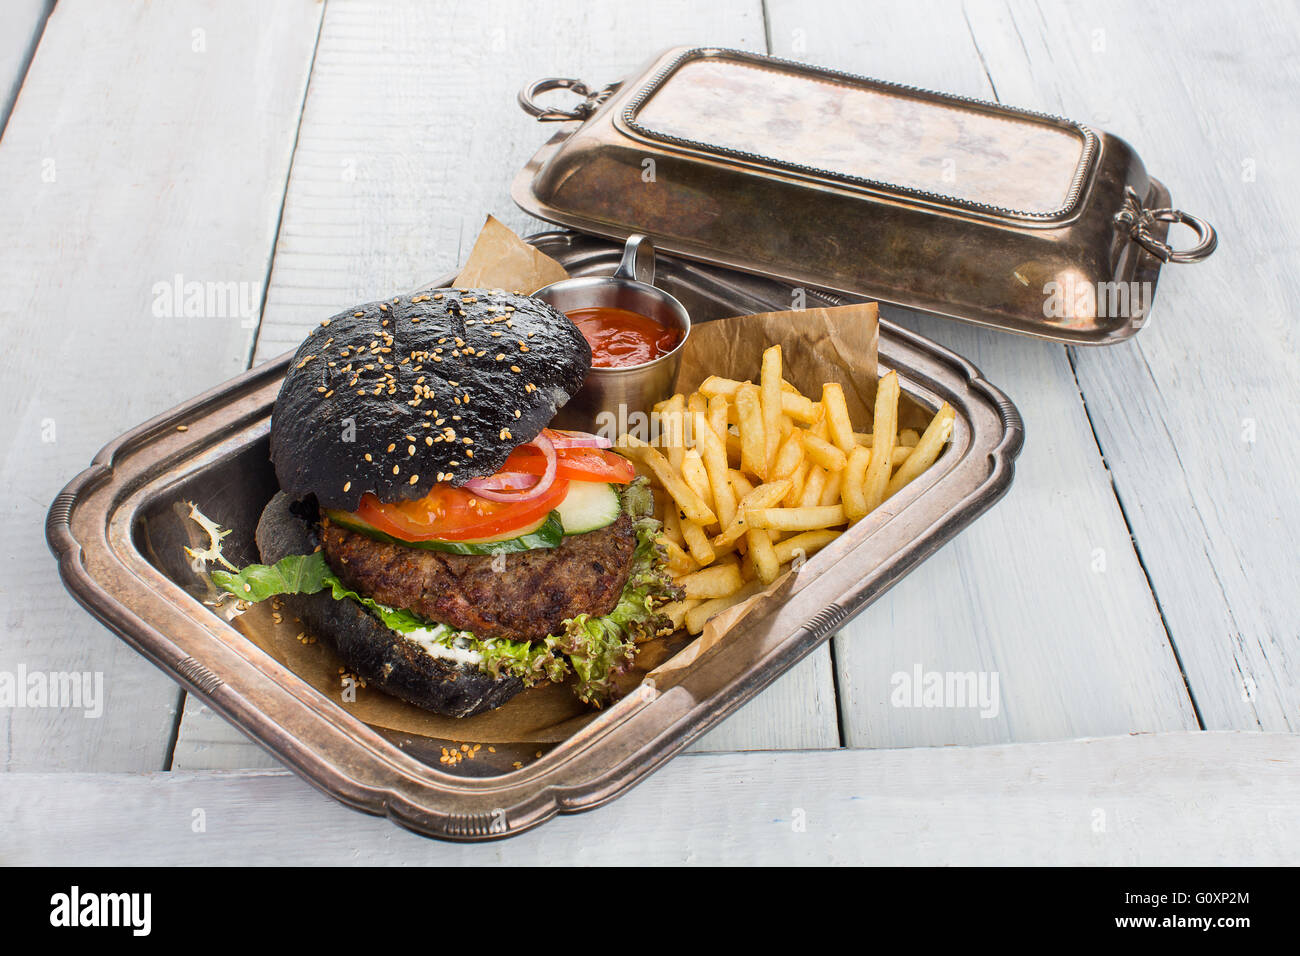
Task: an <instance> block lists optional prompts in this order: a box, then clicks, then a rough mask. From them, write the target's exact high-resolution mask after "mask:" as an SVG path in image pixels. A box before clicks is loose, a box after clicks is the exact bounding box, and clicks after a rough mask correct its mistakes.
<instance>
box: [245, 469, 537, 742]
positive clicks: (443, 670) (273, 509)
mask: <svg viewBox="0 0 1300 956" xmlns="http://www.w3.org/2000/svg"><path fill="white" fill-rule="evenodd" d="M295 507H297V506H295V505H294V504H293V503H292V502H291V501H290V499H289V497H288V495H286V494H285V493H284V492H279V493H277V494H276V495H275V497H274V498H272V499H271V502H270V504H268V505H267V506H266V509H265V510H264V511H263V512H262V517H261V519H260V520H259V521H258V523H257V535H256V540H257V548H258V551H259V552H260V553H261V557H262V560H263V561H264V562H266V563H267V564H274V563H275V562H276V561H279V560H280V559H281V558H283V557H285V556H286V555H290V554H310V553H311V552H312V551H314V550H315V549H316V547H317V546H318V545H319V544H320V525H319V524H317V523H316V521H315V518H314V517H313V516H311V515H310V513H309V512H306V510H305V509H304V513H302V514H299V513H297V512H296V511H295V510H294V509H295ZM280 600H281V602H282V603H283V605H284V607H285V608H286V609H287V610H288V611H289V612H290V613H292V614H293V615H294V616H295V617H298V618H299V619H301V620H302V622H303V624H305V625H307V629H308V630H310V631H311V633H312V634H315V635H317V636H318V637H320V638H321V639H322V640H324V641H325V643H327V644H328V645H329V646H330V647H332V648H333V649H334V650H335V652H336V653H337V654H338V655H339V657H340V658H342V659H343V660H344V661H345V662H346V663H347V665H348V667H350V668H351V669H352V670H353V671H354V672H355V673H356V675H357V676H358V677H360V678H361V679H362V680H363V681H365V682H366V686H367V687H376V688H379V689H380V690H383V691H385V692H386V693H389V694H392V695H393V696H394V697H399V698H401V699H402V700H405V701H407V702H408V703H412V704H415V705H416V706H417V707H423V708H424V709H425V710H431V711H433V712H434V713H437V714H443V715H445V716H447V717H472V716H474V715H475V714H480V713H482V712H483V711H485V710H492V709H493V708H495V707H500V706H501V705H502V704H504V703H505V702H506V701H508V700H509V699H510V698H512V697H514V696H515V695H516V694H518V693H519V692H520V691H522V690H523V689H524V685H523V682H522V681H521V680H519V679H518V678H517V677H498V678H493V677H492V676H491V675H490V674H485V673H484V672H483V671H481V670H480V669H479V668H478V667H477V666H475V665H473V664H458V663H455V662H452V661H449V660H447V659H445V658H441V657H431V656H430V655H429V654H427V653H425V652H424V651H423V650H421V649H420V647H419V646H418V645H416V644H413V643H411V642H410V641H408V640H407V639H406V638H404V637H403V636H402V635H401V634H399V633H397V632H396V631H394V630H392V629H391V628H389V627H387V626H385V625H384V623H383V622H382V621H381V620H379V618H377V617H375V616H374V615H373V614H371V613H370V612H369V611H367V610H366V609H365V608H364V607H362V606H361V605H360V604H358V603H357V602H356V601H351V600H343V601H336V600H334V596H333V595H332V594H331V593H330V592H329V591H321V592H320V593H318V594H305V595H304V594H298V595H288V596H285V597H282V598H281V599H280Z"/></svg>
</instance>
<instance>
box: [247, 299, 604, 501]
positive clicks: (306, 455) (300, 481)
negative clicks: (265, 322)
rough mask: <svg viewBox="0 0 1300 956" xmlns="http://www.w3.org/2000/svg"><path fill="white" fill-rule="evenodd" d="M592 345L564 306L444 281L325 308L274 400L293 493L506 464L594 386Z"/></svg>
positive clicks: (423, 488)
mask: <svg viewBox="0 0 1300 956" xmlns="http://www.w3.org/2000/svg"><path fill="white" fill-rule="evenodd" d="M590 368H591V347H590V346H589V345H588V344H587V340H586V339H585V338H583V336H582V333H581V332H579V331H578V329H577V327H576V326H575V325H574V324H573V323H572V322H571V321H569V319H568V317H567V316H565V315H564V313H562V312H560V311H558V310H556V309H555V308H553V307H552V306H550V305H548V304H547V303H545V302H542V301H541V300H540V299H534V298H531V297H530V296H526V295H519V294H516V293H510V292H502V291H501V290H499V289H498V290H493V291H487V290H483V289H468V290H467V289H443V290H435V291H429V292H421V293H417V294H415V295H404V296H399V297H398V298H395V299H390V300H388V301H385V302H371V303H367V304H366V305H359V306H356V307H354V308H351V309H348V310H346V311H344V312H340V313H339V314H338V315H336V316H334V317H332V318H330V319H327V320H325V321H324V322H322V323H321V324H320V326H319V327H318V328H316V329H314V330H313V331H312V333H311V334H310V335H308V336H307V338H306V340H305V341H304V342H303V343H302V345H301V346H300V347H299V349H298V351H297V353H296V354H295V355H294V357H293V362H292V363H291V365H290V367H289V373H288V375H287V376H285V380H284V384H283V385H282V386H281V387H280V394H279V396H278V397H277V398H276V401H275V411H274V413H273V415H272V418H271V461H272V463H273V464H274V466H275V474H276V477H277V478H278V479H279V482H280V487H281V489H283V490H284V491H285V492H287V493H288V495H289V497H290V498H291V499H293V500H299V499H302V498H305V497H307V496H308V495H313V494H314V495H315V496H316V498H317V500H318V501H319V502H320V505H321V506H322V507H324V508H339V509H342V510H345V511H354V510H356V508H357V506H358V505H359V504H360V502H361V496H362V495H364V494H365V493H366V492H373V493H374V494H375V496H376V497H377V498H379V500H380V501H398V500H402V499H414V498H422V497H424V496H425V495H426V494H428V493H429V491H430V490H431V489H432V487H433V486H434V485H435V484H437V483H439V482H450V483H451V484H453V485H461V484H464V483H465V482H466V481H469V480H470V479H472V478H478V477H483V476H486V475H490V474H493V473H494V472H495V471H497V470H498V469H499V468H500V467H501V465H502V464H503V463H504V462H505V460H506V458H507V456H508V455H509V454H510V452H511V451H512V450H514V448H515V447H517V446H518V445H522V444H525V443H526V442H529V441H531V440H532V439H533V438H535V437H537V435H538V433H539V432H540V431H541V430H542V429H543V428H544V427H545V426H546V425H547V424H548V423H549V422H550V420H551V419H552V417H554V415H555V412H556V410H557V409H559V408H560V407H561V406H562V405H564V403H565V402H567V401H568V400H569V399H570V398H572V397H573V396H574V395H575V394H576V393H577V391H578V389H580V388H581V387H582V383H583V382H584V381H585V380H586V378H587V372H588V371H589V370H590Z"/></svg>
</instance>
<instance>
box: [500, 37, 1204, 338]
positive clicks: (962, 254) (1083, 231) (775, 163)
mask: <svg viewBox="0 0 1300 956" xmlns="http://www.w3.org/2000/svg"><path fill="white" fill-rule="evenodd" d="M553 89H567V90H570V91H571V92H573V93H577V94H578V95H581V96H583V97H584V99H583V100H582V102H581V103H580V104H579V105H578V106H577V108H575V109H572V110H568V111H565V110H557V109H547V108H544V107H542V106H540V105H538V103H537V101H536V98H537V96H538V95H539V94H541V93H543V92H545V91H547V90H553ZM519 99H520V104H521V106H523V108H524V109H525V110H527V111H528V112H530V113H531V114H533V115H534V116H536V117H537V118H538V119H539V120H542V121H561V122H564V126H563V127H562V129H561V131H560V132H559V133H557V134H556V135H555V136H554V137H553V138H552V139H551V140H550V141H549V142H548V143H546V144H545V146H543V147H542V149H541V150H540V151H539V152H538V153H537V154H536V155H535V156H534V157H533V158H532V160H531V161H530V162H529V163H528V165H527V166H526V167H525V168H524V169H523V170H522V171H521V172H520V173H519V175H518V177H517V178H516V180H515V183H514V186H513V188H512V195H513V198H514V200H515V202H516V203H518V204H519V205H520V206H521V207H522V208H523V209H525V210H526V211H528V212H530V213H532V214H533V215H535V216H538V217H540V218H542V219H545V220H547V221H549V222H554V223H558V224H559V225H562V226H568V227H570V228H573V229H578V230H580V231H582V232H584V233H589V234H594V235H600V236H607V237H612V238H620V239H621V238H625V237H626V236H627V235H628V234H629V233H631V232H644V233H647V234H648V235H650V236H651V237H652V238H653V239H654V241H655V244H656V246H657V247H658V248H660V249H662V250H665V251H668V252H672V253H675V254H677V255H681V256H686V257H689V258H692V259H696V260H699V261H701V262H708V263H713V264H717V265H722V266H726V267H728V268H731V269H739V270H743V271H746V272H752V273H756V274H761V275H765V276H769V277H778V278H781V279H784V280H786V281H789V282H792V283H795V284H798V285H805V286H813V287H817V288H823V289H829V290H834V291H838V292H844V293H848V294H851V295H861V296H865V297H867V298H871V299H876V300H879V301H882V302H891V303H895V304H898V305H903V306H907V307H910V308H915V309H921V310H924V311H929V312H934V313H937V314H939V315H945V316H949V317H952V318H957V319H962V320H965V321H969V322H974V323H976V324H980V325H986V326H990V327H993V328H997V329H1001V330H1003V331H1009V332H1018V333H1022V334H1026V335H1033V336H1038V337H1041V338H1047V339H1052V340H1056V341H1062V342H1070V343H1073V344H1079V345H1105V344H1110V343H1114V342H1118V341H1122V340H1123V339H1126V338H1128V337H1129V336H1131V335H1133V334H1134V333H1135V332H1136V331H1137V330H1138V329H1139V328H1140V327H1141V326H1142V325H1143V323H1144V322H1145V321H1146V320H1147V318H1148V316H1149V313H1150V307H1151V303H1152V300H1153V299H1154V296H1155V289H1156V281H1157V279H1158V278H1159V274H1160V267H1161V265H1162V263H1164V262H1195V261H1198V260H1199V259H1203V258H1204V257H1206V256H1208V255H1209V254H1210V253H1211V252H1213V251H1214V247H1215V244H1216V241H1217V240H1216V238H1215V234H1214V230H1213V228H1212V227H1211V226H1210V225H1209V223H1207V222H1205V221H1204V220H1201V219H1198V218H1196V217H1194V216H1189V215H1187V214H1186V213H1183V212H1181V211H1178V210H1174V209H1169V208H1168V206H1169V203H1170V196H1169V191H1168V190H1167V189H1165V187H1164V186H1163V185H1162V184H1161V183H1160V182H1158V181H1157V180H1155V179H1153V178H1151V177H1150V176H1148V175H1147V172H1146V169H1145V167H1144V166H1143V164H1142V161H1141V160H1140V159H1139V158H1138V156H1137V155H1136V154H1135V153H1134V151H1133V149H1132V148H1131V147H1130V146H1129V145H1128V144H1127V143H1125V142H1124V141H1123V140H1122V139H1120V138H1119V137H1117V136H1113V135H1111V134H1109V133H1103V132H1098V131H1095V130H1092V129H1090V128H1088V127H1086V126H1083V125H1081V124H1079V123H1075V122H1071V121H1070V120H1067V119H1063V118H1061V117H1056V116H1048V115H1045V114H1042V113H1034V112H1030V111H1028V110H1020V109H1014V108H1011V107H1007V106H1003V105H1001V104H998V103H988V102H983V101H980V100H974V99H969V98H966V97H959V96H949V95H946V94H942V93H932V92H929V91H926V90H919V89H915V88H912V87H906V86H900V85H898V84H894V83H886V82H883V81H880V80H873V79H868V78H866V77H861V76H854V75H852V74H849V73H842V72H839V71H837V70H827V69H819V68H815V67H811V66H809V65H808V64H805V63H796V62H792V61H789V60H780V59H777V58H774V57H767V56H762V55H760V54H755V53H748V52H744V51H740V50H724V49H717V48H712V47H696V48H691V47H678V48H675V49H672V50H668V51H667V52H665V53H663V54H661V55H660V56H659V57H657V58H656V59H655V60H654V61H653V62H652V63H651V64H650V65H649V66H648V67H647V68H646V69H645V70H644V71H643V72H642V73H640V74H638V75H636V76H634V77H632V78H629V79H627V80H626V81H623V82H620V83H614V84H611V85H609V86H607V87H604V88H600V89H593V88H589V87H587V86H586V85H585V84H583V83H581V82H580V81H578V80H571V79H560V78H548V79H543V80H539V81H537V82H535V83H533V84H531V85H530V86H528V87H526V88H525V89H524V90H523V91H521V93H520V96H519ZM1177 222H1181V223H1185V224H1187V225H1188V226H1190V227H1191V228H1192V229H1193V230H1194V231H1195V232H1196V233H1197V235H1198V237H1199V240H1200V241H1199V242H1198V244H1197V245H1196V246H1195V247H1194V248H1192V249H1188V250H1185V251H1176V250H1174V249H1173V248H1171V247H1170V245H1169V244H1168V241H1167V240H1168V232H1169V228H1170V224H1171V223H1177Z"/></svg>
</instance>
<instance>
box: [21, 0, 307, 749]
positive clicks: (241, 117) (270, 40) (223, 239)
mask: <svg viewBox="0 0 1300 956" xmlns="http://www.w3.org/2000/svg"><path fill="white" fill-rule="evenodd" d="M319 16H320V8H319V6H318V5H317V4H315V3H312V2H310V0H296V2H288V3H280V4H276V5H275V6H274V8H273V9H270V8H264V5H263V4H260V3H258V2H256V0H241V2H235V3H227V4H222V5H221V6H220V7H213V6H212V5H210V4H207V3H201V2H197V0H192V2H175V3H165V4H162V3H146V2H98V0H63V2H61V3H60V4H59V5H58V7H57V9H56V10H55V11H54V13H53V15H52V16H51V17H50V20H49V22H48V24H47V25H46V29H45V33H44V37H43V39H42V41H41V45H40V48H39V50H38V51H37V55H36V57H35V59H34V61H33V63H32V65H31V68H30V70H29V72H28V74H27V80H26V84H25V85H24V87H23V90H22V96H21V98H20V100H19V102H18V105H17V107H16V108H15V109H14V111H13V115H12V117H11V118H10V122H9V126H8V128H7V129H6V131H5V134H4V139H3V141H2V142H0V207H2V208H4V209H5V210H6V214H5V217H4V220H3V223H0V232H2V233H3V239H2V240H0V243H2V244H3V247H4V249H5V254H4V256H3V257H2V258H0V329H3V332H4V336H5V340H6V341H7V342H8V343H10V347H9V348H8V349H7V350H6V355H5V375H4V377H3V379H0V410H2V411H3V414H0V442H2V443H3V448H4V449H5V451H4V457H3V460H0V480H2V481H3V485H4V487H5V489H6V492H7V500H8V502H9V505H8V509H7V518H6V521H7V529H6V532H5V548H4V552H3V554H2V555H0V580H3V581H4V585H3V588H2V589H0V619H3V621H4V628H3V631H0V670H4V671H6V672H9V673H11V674H12V673H15V672H16V671H17V669H18V668H20V667H21V668H26V669H27V671H28V672H42V673H48V672H51V671H55V672H98V673H100V674H102V677H103V693H104V697H105V702H104V709H103V714H102V716H101V717H100V718H99V719H86V718H85V717H84V716H83V713H82V711H81V710H60V709H54V708H32V707H19V708H5V709H4V710H0V728H2V730H0V766H3V767H4V768H5V769H7V770H36V769H56V768H57V769H71V768H75V769H78V770H143V769H158V768H161V767H162V766H164V762H165V760H166V753H167V745H168V741H169V739H170V737H171V735H172V732H173V729H174V724H175V708H176V706H177V704H178V702H179V691H178V690H177V688H176V686H175V685H174V684H173V683H172V682H171V681H170V680H168V679H167V678H166V677H164V676H163V675H162V674H161V673H159V672H158V671H156V670H155V669H154V668H153V667H152V666H151V665H150V664H148V663H147V662H146V661H145V660H144V659H143V658H142V657H140V656H139V655H137V654H136V653H135V652H134V651H132V650H130V649H129V648H128V647H127V646H126V645H125V644H123V643H122V642H121V641H119V640H118V639H117V638H116V637H114V636H112V635H111V634H109V633H108V632H107V631H105V630H104V629H103V628H101V627H100V626H99V625H98V624H96V623H95V622H94V621H93V620H92V619H91V618H90V617H89V616H88V615H87V614H86V613H85V612H84V611H83V610H82V609H81V608H80V607H78V606H77V605H76V604H74V602H73V601H72V599H71V598H70V597H69V596H68V595H67V594H66V593H65V591H64V590H63V587H62V585H61V584H60V582H59V578H58V574H57V570H56V568H55V564H54V561H52V560H51V559H50V557H49V555H48V552H47V551H46V548H45V542H44V540H43V538H42V533H41V531H42V524H43V519H44V516H45V511H46V509H47V508H48V506H49V503H50V502H51V501H52V500H53V498H54V496H55V495H56V494H57V493H58V491H59V489H60V488H61V487H62V486H63V484H64V483H65V482H66V481H67V480H68V479H70V478H71V477H72V476H74V475H75V474H77V472H79V471H80V470H81V469H83V468H85V467H86V466H87V465H88V464H89V463H90V460H91V457H92V456H93V455H94V453H95V452H96V451H97V450H98V449H99V448H100V447H101V446H102V445H103V444H104V443H105V442H107V441H108V440H110V439H112V438H113V437H114V436H116V435H117V434H119V433H120V432H122V431H124V430H126V429H127V428H130V427H131V426H133V425H136V424H137V423H139V422H141V421H143V420H144V419H146V418H149V417H151V416H152V415H154V414H156V413H158V412H160V411H162V410H164V409H166V408H168V407H170V406H171V405H173V404H175V403H177V402H179V401H181V400H183V399H185V398H187V397H189V396H191V395H193V394H194V393H195V392H197V391H199V390H201V389H204V388H208V387H210V386H211V385H214V384H216V383H218V382H220V381H222V380H223V379H225V378H227V377H229V376H231V375H233V374H235V373H237V372H239V371H240V370H241V369H242V367H243V364H244V362H243V358H244V356H245V355H246V353H247V348H248V342H249V340H250V339H251V337H252V324H253V323H252V320H251V318H252V317H255V315H256V307H257V304H258V297H259V296H260V289H261V288H262V286H263V285H264V283H265V281H266V273H267V269H268V266H269V262H270V251H271V248H272V241H273V239H274V236H275V227H276V220H277V217H278V214H279V209H280V201H281V195H282V190H283V188H284V183H285V179H286V177H287V174H288V169H289V160H290V153H291V150H292V145H293V135H294V129H295V126H296V123H297V117H298V115H299V109H300V106H301V102H302V96H303V92H304V89H305V86H306V80H307V72H308V68H309V64H310V61H311V53H312V48H313V45H314V43H315V37H316V32H317V28H318V18H319ZM195 31H201V32H198V33H196V32H195ZM196 47H201V48H202V50H200V49H196ZM160 77H164V78H165V81H160V79H159V78H160ZM177 275H180V276H183V281H186V282H188V281H194V282H201V283H226V282H235V283H246V284H247V288H248V289H249V290H250V292H252V293H254V294H253V295H252V296H251V299H252V302H253V310H252V317H250V320H249V321H248V322H245V321H244V317H243V316H241V315H240V314H239V310H238V309H237V308H235V307H234V306H233V305H232V306H230V307H229V308H228V310H215V311H214V310H209V309H207V308H206V307H205V308H204V310H203V311H204V314H203V315H194V316H189V317H186V315H185V314H184V313H183V312H182V313H181V314H171V313H169V310H170V309H171V306H172V304H173V303H172V301H171V298H170V296H165V295H161V294H160V293H159V292H158V291H157V290H156V288H155V286H156V285H158V284H162V285H163V286H168V285H170V284H171V283H173V282H174V277H175V276H177Z"/></svg>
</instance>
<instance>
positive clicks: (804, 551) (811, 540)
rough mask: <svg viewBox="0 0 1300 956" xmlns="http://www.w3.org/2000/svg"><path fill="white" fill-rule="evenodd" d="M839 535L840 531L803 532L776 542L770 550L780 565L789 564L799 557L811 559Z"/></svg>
mask: <svg viewBox="0 0 1300 956" xmlns="http://www.w3.org/2000/svg"><path fill="white" fill-rule="evenodd" d="M841 534H843V532H842V531H829V530H821V531H804V532H801V533H800V534H796V535H794V536H793V537H790V538H786V539H785V540H784V541H778V542H777V543H776V545H775V546H774V547H773V549H772V550H773V551H774V552H775V554H776V560H777V561H778V562H779V563H780V564H789V563H790V562H791V561H794V560H796V559H798V558H801V557H802V558H804V559H807V558H810V557H812V556H813V555H814V554H816V553H817V552H818V551H820V550H821V549H822V548H824V547H826V545H828V544H830V543H831V542H832V541H834V540H835V539H836V538H838V537H839V536H840V535H841Z"/></svg>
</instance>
